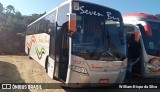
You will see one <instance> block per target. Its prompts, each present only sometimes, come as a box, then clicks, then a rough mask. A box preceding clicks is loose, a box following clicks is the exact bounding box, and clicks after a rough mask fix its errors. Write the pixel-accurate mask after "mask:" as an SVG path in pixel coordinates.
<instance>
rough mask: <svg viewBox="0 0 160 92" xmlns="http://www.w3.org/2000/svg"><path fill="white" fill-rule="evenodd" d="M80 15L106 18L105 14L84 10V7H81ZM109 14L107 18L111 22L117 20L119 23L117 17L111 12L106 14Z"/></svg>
mask: <svg viewBox="0 0 160 92" xmlns="http://www.w3.org/2000/svg"><path fill="white" fill-rule="evenodd" d="M80 10H81V12H80V14H87V15H95V16H104V15H103V14H101V13H99V12H97V11H89V10H84V6H81V7H80ZM106 13H107V18H108V19H109V20H117V21H119V20H120V19H119V17H115V16H112V13H111V12H106Z"/></svg>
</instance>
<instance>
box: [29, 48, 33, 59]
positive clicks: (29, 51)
mask: <svg viewBox="0 0 160 92" xmlns="http://www.w3.org/2000/svg"><path fill="white" fill-rule="evenodd" d="M28 56H29V59H33V58H32V57H31V56H30V50H29V48H28Z"/></svg>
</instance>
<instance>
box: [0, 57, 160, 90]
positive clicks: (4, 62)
mask: <svg viewBox="0 0 160 92" xmlns="http://www.w3.org/2000/svg"><path fill="white" fill-rule="evenodd" d="M0 83H52V84H53V83H60V82H59V81H56V80H52V79H50V78H49V77H48V75H47V74H46V72H45V69H44V68H43V67H42V66H41V65H40V64H38V63H37V62H36V61H35V60H33V59H29V58H28V56H4V55H3V56H0ZM128 91H130V92H136V91H138V92H151V91H152V92H159V90H154V91H153V90H149V89H147V90H139V89H137V90H132V89H131V90H123V89H116V90H111V89H92V88H91V89H66V88H60V89H41V90H33V89H32V90H0V92H128Z"/></svg>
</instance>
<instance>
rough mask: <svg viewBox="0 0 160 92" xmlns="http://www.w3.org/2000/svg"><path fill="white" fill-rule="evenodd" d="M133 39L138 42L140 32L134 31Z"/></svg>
mask: <svg viewBox="0 0 160 92" xmlns="http://www.w3.org/2000/svg"><path fill="white" fill-rule="evenodd" d="M134 40H135V41H136V42H139V40H140V33H139V32H138V31H136V32H135V36H134Z"/></svg>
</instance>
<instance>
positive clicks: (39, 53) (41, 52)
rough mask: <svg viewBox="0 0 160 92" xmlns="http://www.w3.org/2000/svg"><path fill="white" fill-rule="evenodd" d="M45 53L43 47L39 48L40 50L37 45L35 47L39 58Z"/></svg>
mask: <svg viewBox="0 0 160 92" xmlns="http://www.w3.org/2000/svg"><path fill="white" fill-rule="evenodd" d="M45 53H46V50H45V48H43V47H42V48H41V50H39V49H38V47H36V54H37V57H38V59H39V60H41V58H42V55H43V54H45Z"/></svg>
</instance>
